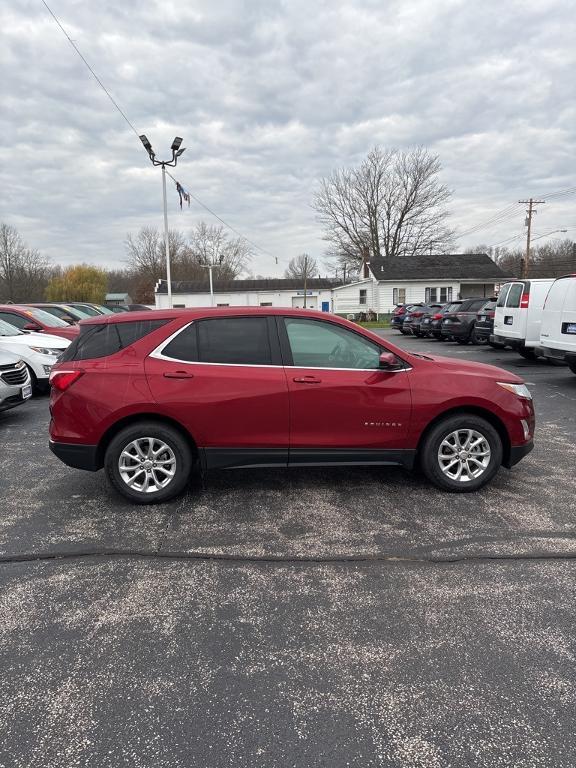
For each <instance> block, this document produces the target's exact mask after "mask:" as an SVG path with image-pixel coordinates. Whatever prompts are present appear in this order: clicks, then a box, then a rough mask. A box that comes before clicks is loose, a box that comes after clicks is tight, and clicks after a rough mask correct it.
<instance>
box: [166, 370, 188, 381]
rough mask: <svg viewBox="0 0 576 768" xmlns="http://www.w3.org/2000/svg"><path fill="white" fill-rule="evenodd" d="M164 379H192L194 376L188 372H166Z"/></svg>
mask: <svg viewBox="0 0 576 768" xmlns="http://www.w3.org/2000/svg"><path fill="white" fill-rule="evenodd" d="M164 378H165V379H193V378H194V374H193V373H188V371H166V373H165V374H164Z"/></svg>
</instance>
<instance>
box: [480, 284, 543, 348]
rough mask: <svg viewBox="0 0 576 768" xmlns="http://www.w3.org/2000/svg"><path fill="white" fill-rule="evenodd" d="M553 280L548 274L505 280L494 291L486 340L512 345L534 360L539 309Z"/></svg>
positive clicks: (537, 335) (540, 318)
mask: <svg viewBox="0 0 576 768" xmlns="http://www.w3.org/2000/svg"><path fill="white" fill-rule="evenodd" d="M553 282H554V280H553V278H550V279H545V280H515V281H514V282H511V283H505V284H504V285H503V286H502V289H501V291H500V293H499V294H498V301H497V303H496V312H495V314H494V332H493V335H492V336H490V341H491V342H492V343H494V344H504V345H505V346H507V347H512V349H515V350H517V351H518V352H519V353H520V354H521V355H522V357H525V358H527V359H528V360H534V359H535V357H536V354H535V351H534V350H535V347H538V346H540V322H541V320H542V310H543V308H544V302H545V300H546V295H547V293H548V290H549V289H550V286H551V285H552V283H553Z"/></svg>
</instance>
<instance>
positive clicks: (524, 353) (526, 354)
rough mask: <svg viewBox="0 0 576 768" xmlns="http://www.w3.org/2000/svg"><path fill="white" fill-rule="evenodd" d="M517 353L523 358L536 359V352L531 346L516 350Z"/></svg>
mask: <svg viewBox="0 0 576 768" xmlns="http://www.w3.org/2000/svg"><path fill="white" fill-rule="evenodd" d="M518 354H519V355H520V356H521V357H523V358H524V360H536V352H534V350H533V349H532V348H531V347H523V348H522V349H519V350H518Z"/></svg>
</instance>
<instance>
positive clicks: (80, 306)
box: [70, 304, 102, 317]
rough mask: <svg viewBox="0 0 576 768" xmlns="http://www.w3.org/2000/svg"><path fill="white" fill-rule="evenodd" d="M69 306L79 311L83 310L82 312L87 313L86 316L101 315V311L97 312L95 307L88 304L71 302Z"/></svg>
mask: <svg viewBox="0 0 576 768" xmlns="http://www.w3.org/2000/svg"><path fill="white" fill-rule="evenodd" d="M70 306H71V307H74V309H78V310H79V311H80V312H84V314H86V315H88V317H98V315H101V314H102V313H101V312H98V310H97V309H94V307H90V306H89V305H88V304H71V305H70Z"/></svg>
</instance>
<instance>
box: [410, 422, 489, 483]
mask: <svg viewBox="0 0 576 768" xmlns="http://www.w3.org/2000/svg"><path fill="white" fill-rule="evenodd" d="M501 464H502V440H501V438H500V435H499V434H498V432H497V430H496V429H495V428H494V427H493V426H492V425H491V424H490V423H489V422H488V421H486V420H485V419H483V418H482V417H481V416H476V415H474V414H461V415H457V416H449V417H447V418H446V419H444V420H443V421H441V422H439V423H438V424H436V425H435V426H434V427H433V428H432V429H431V430H430V432H429V433H428V434H427V435H426V437H425V439H424V442H423V444H422V446H421V449H420V465H421V467H422V471H423V472H424V474H425V475H426V477H427V478H428V480H430V482H431V483H433V484H434V485H435V486H437V487H438V488H442V489H443V490H446V491H452V492H453V493H466V492H469V491H476V490H478V488H482V486H483V485H486V483H488V482H490V480H492V478H493V477H494V475H495V474H496V473H497V472H498V470H499V468H500V465H501Z"/></svg>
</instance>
